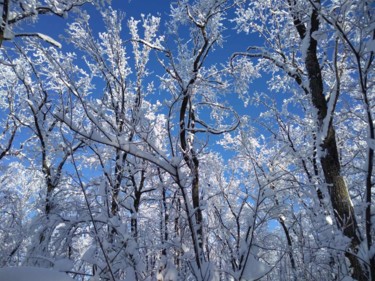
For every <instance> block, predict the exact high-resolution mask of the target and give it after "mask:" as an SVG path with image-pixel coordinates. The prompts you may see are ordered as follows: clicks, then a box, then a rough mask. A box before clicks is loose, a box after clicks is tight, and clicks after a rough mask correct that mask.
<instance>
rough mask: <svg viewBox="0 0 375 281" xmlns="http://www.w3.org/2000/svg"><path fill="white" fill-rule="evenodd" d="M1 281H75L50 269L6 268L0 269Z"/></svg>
mask: <svg viewBox="0 0 375 281" xmlns="http://www.w3.org/2000/svg"><path fill="white" fill-rule="evenodd" d="M0 281H74V280H73V279H72V278H70V277H69V276H68V275H66V274H65V273H62V272H58V271H55V270H52V269H48V268H41V267H40V268H38V267H28V266H21V267H5V268H0Z"/></svg>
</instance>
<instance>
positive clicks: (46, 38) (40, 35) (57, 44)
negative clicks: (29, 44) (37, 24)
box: [14, 32, 62, 49]
mask: <svg viewBox="0 0 375 281" xmlns="http://www.w3.org/2000/svg"><path fill="white" fill-rule="evenodd" d="M14 37H38V38H40V39H42V40H43V41H46V42H47V43H49V44H51V45H53V46H55V47H57V48H59V49H61V48H62V45H61V43H60V42H58V41H56V40H55V39H53V38H52V37H50V36H48V35H45V34H43V33H39V32H37V33H18V34H15V35H14Z"/></svg>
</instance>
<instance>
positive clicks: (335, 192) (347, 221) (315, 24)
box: [289, 0, 368, 281]
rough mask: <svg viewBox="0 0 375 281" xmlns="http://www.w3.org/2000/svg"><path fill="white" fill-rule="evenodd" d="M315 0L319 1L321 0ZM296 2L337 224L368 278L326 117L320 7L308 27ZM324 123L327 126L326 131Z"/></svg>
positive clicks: (359, 275) (357, 271) (357, 268)
mask: <svg viewBox="0 0 375 281" xmlns="http://www.w3.org/2000/svg"><path fill="white" fill-rule="evenodd" d="M316 2H317V4H320V1H316ZM295 4H296V3H295V1H293V2H292V0H289V7H290V11H291V13H292V16H293V20H294V25H295V27H296V29H297V32H298V34H299V35H300V38H301V40H306V36H308V38H307V39H308V42H309V44H308V48H307V51H306V56H305V66H306V70H307V74H308V81H309V94H310V96H311V101H312V104H313V106H314V107H315V108H316V110H317V116H316V118H317V120H316V121H317V130H318V136H320V137H321V139H319V138H318V140H317V141H318V144H320V147H317V149H320V150H321V151H320V153H318V155H319V158H320V162H321V165H322V170H323V173H324V177H325V181H326V183H327V185H328V189H329V195H330V200H331V203H332V207H333V209H334V214H335V219H336V222H337V225H338V227H339V228H340V229H341V230H342V232H343V234H344V235H345V236H347V237H348V238H350V239H351V242H350V245H349V249H348V250H347V251H346V257H347V258H348V259H349V261H350V266H351V268H352V277H353V278H354V279H356V280H359V281H365V280H368V278H367V274H366V272H365V271H364V270H363V268H362V265H361V262H360V260H359V259H358V257H357V256H356V254H357V252H358V246H359V244H360V242H361V239H360V237H358V226H357V222H356V219H355V214H354V208H353V205H352V202H351V199H350V195H349V191H348V187H347V185H346V182H345V180H344V178H343V177H342V176H341V174H340V170H341V165H340V161H339V155H338V149H337V144H336V137H335V129H334V127H333V124H332V118H330V120H326V117H327V111H328V105H327V101H326V98H325V96H324V93H323V78H322V74H321V67H320V64H319V60H318V57H317V41H316V40H315V39H314V38H313V36H312V33H313V32H316V31H318V30H319V17H318V11H317V10H316V9H315V8H313V10H312V13H311V16H310V29H307V28H306V27H305V25H304V24H303V23H302V21H301V20H300V19H299V17H298V14H297V11H296V10H295ZM325 122H328V124H325ZM324 126H328V129H327V131H326V132H325V130H324ZM324 134H326V135H324ZM319 141H321V143H319Z"/></svg>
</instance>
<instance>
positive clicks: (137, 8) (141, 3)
mask: <svg viewBox="0 0 375 281" xmlns="http://www.w3.org/2000/svg"><path fill="white" fill-rule="evenodd" d="M173 2H174V1H167V0H130V1H129V0H113V1H112V7H113V8H114V9H118V10H120V11H123V12H124V13H125V14H126V17H125V21H126V19H129V18H130V17H134V18H136V19H137V18H140V17H141V14H152V15H156V16H160V17H161V18H162V21H161V29H163V26H164V25H165V24H166V22H167V21H168V20H169V8H170V3H173ZM84 8H85V9H86V10H87V11H88V12H89V14H90V23H91V28H92V29H93V31H94V32H95V33H98V32H100V31H104V26H103V21H102V19H101V18H100V14H99V12H98V11H97V10H96V9H95V8H94V7H91V6H89V5H86V6H85V7H84ZM230 16H233V14H232V15H230ZM73 19H74V16H73V15H69V16H68V18H66V19H64V18H59V17H56V16H41V17H40V18H39V20H38V22H37V23H36V24H35V25H33V26H27V27H25V31H27V32H33V31H34V32H42V33H45V34H47V35H49V36H50V37H52V38H54V39H56V40H58V41H61V43H62V44H63V51H71V50H72V49H71V46H69V45H68V44H67V43H66V42H64V41H63V40H61V39H60V38H59V37H60V35H62V34H64V30H65V29H66V28H67V25H68V23H69V22H71V21H72V20H73ZM225 24H226V31H225V34H224V36H225V38H226V42H225V43H224V45H223V48H220V47H216V48H215V51H214V52H212V53H211V54H210V55H209V57H208V59H207V63H209V64H213V63H219V64H220V63H226V62H227V61H228V58H229V57H230V56H231V55H232V54H233V53H234V52H236V51H237V52H238V51H245V50H246V48H247V47H248V46H250V45H261V40H260V39H259V37H258V36H256V35H246V34H243V33H242V34H237V33H236V32H235V31H234V23H232V22H230V21H226V22H225ZM26 29H27V30H26ZM123 29H124V31H123V32H124V36H125V38H124V39H126V38H129V33H128V30H127V27H124V28H123ZM155 63H156V62H155V61H154V62H151V65H150V67H151V68H155V69H157V68H158V67H159V69H160V66H157V65H156V64H155ZM153 78H154V80H155V83H157V79H155V77H153ZM156 85H157V84H156ZM99 88H100V86H99V85H98V87H97V89H98V90H99ZM255 91H258V92H261V91H266V80H265V79H257V80H255V81H254V82H253V83H252V84H251V85H250V90H249V93H250V95H251V94H252V93H253V92H255ZM157 96H158V97H157V99H160V100H161V101H162V100H163V96H164V94H163V93H161V92H158V93H157ZM227 100H228V102H229V103H230V104H231V105H232V106H233V107H234V108H235V109H236V110H237V111H238V113H239V114H240V115H250V116H251V117H252V118H256V117H257V116H258V115H259V113H260V109H259V108H256V107H254V106H251V105H250V106H248V107H247V108H245V107H244V106H243V103H242V102H241V101H240V100H239V98H238V96H237V95H236V94H230V95H228V97H227ZM254 125H256V124H254ZM211 139H212V140H214V139H216V140H217V139H218V137H213V136H211Z"/></svg>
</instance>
